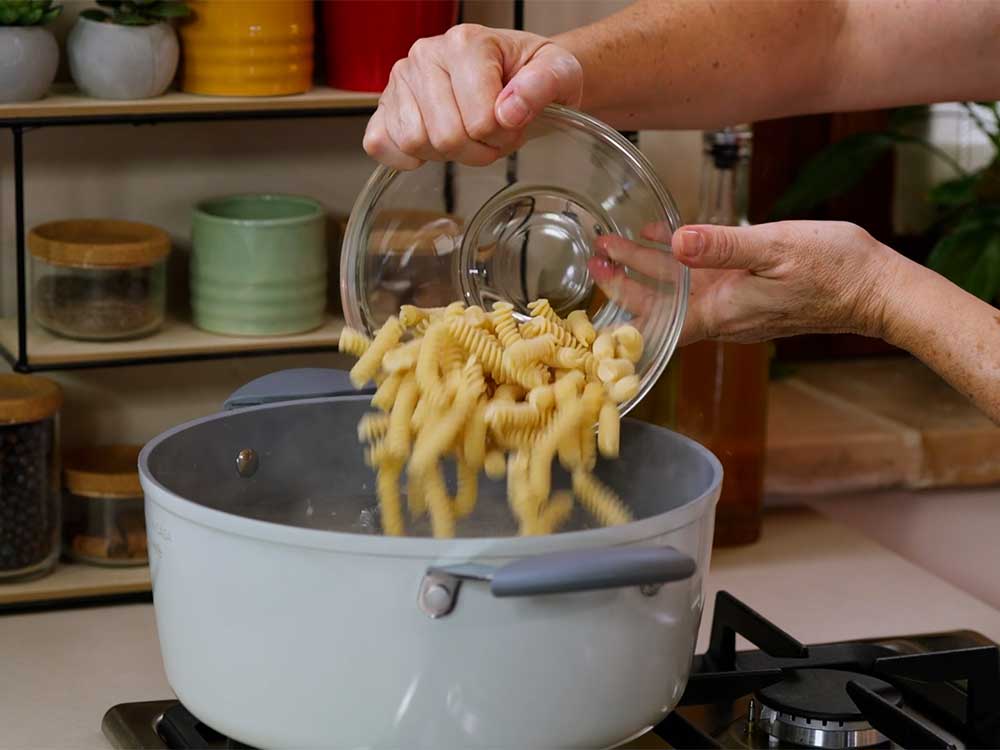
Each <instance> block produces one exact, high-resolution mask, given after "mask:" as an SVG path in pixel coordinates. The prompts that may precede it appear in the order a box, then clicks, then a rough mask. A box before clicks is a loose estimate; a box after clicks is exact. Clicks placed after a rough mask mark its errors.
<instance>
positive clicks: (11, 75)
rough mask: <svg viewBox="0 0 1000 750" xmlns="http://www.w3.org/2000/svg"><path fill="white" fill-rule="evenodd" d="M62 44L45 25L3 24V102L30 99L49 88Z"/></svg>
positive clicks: (0, 32) (0, 78)
mask: <svg viewBox="0 0 1000 750" xmlns="http://www.w3.org/2000/svg"><path fill="white" fill-rule="evenodd" d="M58 66H59V45H58V44H56V40H55V37H54V36H52V32H50V31H49V30H48V29H44V28H42V27H41V26H4V27H0V102H30V101H34V100H35V99H41V98H42V97H43V96H45V94H46V92H47V91H48V90H49V86H51V85H52V81H53V80H54V79H55V77H56V68H57V67H58Z"/></svg>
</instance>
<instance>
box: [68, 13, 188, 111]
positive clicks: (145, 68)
mask: <svg viewBox="0 0 1000 750" xmlns="http://www.w3.org/2000/svg"><path fill="white" fill-rule="evenodd" d="M98 5H100V6H102V7H101V8H90V9H87V10H85V11H83V12H82V13H81V14H80V18H79V19H78V20H77V22H76V25H75V26H74V27H73V30H72V31H71V32H70V34H69V39H68V40H67V43H66V51H67V53H68V57H69V70H70V74H71V75H72V76H73V81H74V82H75V83H76V85H77V87H78V88H79V89H80V90H81V91H82V92H83V93H85V94H87V95H89V96H93V97H96V98H99V99H148V98H150V97H154V96H160V95H161V94H162V93H163V92H164V91H166V90H167V87H168V86H169V85H170V83H171V81H173V79H174V74H175V73H176V72H177V60H178V57H179V52H180V50H179V48H178V43H177V34H176V32H175V31H174V29H173V27H172V26H171V25H170V22H171V20H173V19H175V18H184V17H186V16H187V15H188V13H189V12H190V11H189V9H188V7H187V5H186V4H185V3H183V2H177V1H175V0H98Z"/></svg>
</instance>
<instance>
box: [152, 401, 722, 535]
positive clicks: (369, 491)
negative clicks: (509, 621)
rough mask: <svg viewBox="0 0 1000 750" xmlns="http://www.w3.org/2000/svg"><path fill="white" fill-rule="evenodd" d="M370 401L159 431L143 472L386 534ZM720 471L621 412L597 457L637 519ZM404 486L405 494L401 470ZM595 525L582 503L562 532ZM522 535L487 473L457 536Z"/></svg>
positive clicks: (263, 513)
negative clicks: (368, 440) (360, 434)
mask: <svg viewBox="0 0 1000 750" xmlns="http://www.w3.org/2000/svg"><path fill="white" fill-rule="evenodd" d="M370 410H371V406H370V405H369V404H368V399H367V398H365V397H350V398H339V399H326V400H322V401H300V402H289V403H283V404H278V405H274V406H268V407H265V408H256V409H249V410H242V411H233V412H229V413H224V414H220V415H217V416H214V417H209V418H207V419H204V420H199V421H198V422H195V423H192V424H190V425H188V426H185V427H182V428H180V429H178V430H176V431H174V432H171V433H167V434H166V435H165V436H163V437H161V438H158V439H157V440H156V441H154V443H153V444H152V446H151V447H150V449H149V451H148V455H147V459H146V463H145V465H144V466H142V467H141V470H142V471H143V472H146V473H148V475H149V477H151V478H152V479H154V480H155V481H157V482H159V483H160V484H161V485H163V486H164V487H165V488H166V489H167V490H169V491H170V492H172V493H173V494H175V495H178V496H180V497H183V498H185V499H187V500H188V501H190V502H193V503H197V504H199V505H203V506H205V507H207V508H212V509H214V510H219V511H222V512H225V513H229V514H234V515H237V516H244V517H247V518H252V519H256V520H260V521H269V522H272V523H277V524H283V525H287V526H296V527H302V528H309V529H319V530H324V531H338V532H353V533H358V534H378V533H380V527H379V518H378V505H377V502H376V499H375V490H374V486H375V474H374V472H373V470H372V469H370V468H369V467H368V466H366V465H365V463H364V456H363V453H364V451H363V447H362V446H361V445H360V444H359V443H358V440H357V424H358V420H359V418H360V417H361V415H362V414H364V413H365V412H368V411H370ZM247 451H252V453H247ZM241 454H242V457H241ZM720 471H721V470H720V469H719V466H718V463H717V462H716V461H715V460H714V459H713V458H712V457H711V454H709V453H708V451H707V450H705V449H704V448H702V447H701V446H699V445H698V444H696V443H694V442H692V441H690V440H688V439H687V438H684V437H682V436H680V435H677V434H676V433H673V432H670V431H669V430H666V429H664V428H662V427H656V426H654V425H650V424H647V423H645V422H639V421H636V420H632V419H625V420H623V421H622V428H621V458H619V459H617V460H613V461H605V460H600V461H599V462H598V466H597V468H596V470H595V473H596V474H597V476H598V477H599V478H600V479H601V480H602V481H604V482H605V483H606V484H608V485H609V486H610V487H612V488H613V489H614V490H615V491H617V492H618V494H619V495H620V496H621V498H622V500H623V501H625V503H626V504H627V505H628V506H629V507H630V509H631V510H632V513H633V514H634V516H635V518H636V520H641V519H643V518H648V517H651V516H655V515H659V514H661V513H666V512H668V511H671V510H674V509H676V508H680V507H681V506H683V505H686V504H688V503H691V502H694V501H696V500H698V499H699V498H700V497H702V496H703V495H705V494H706V493H708V492H709V491H711V490H712V489H713V488H714V487H715V486H716V485H717V484H718V483H719V481H720V479H721V476H720ZM445 473H446V476H447V479H448V484H449V491H451V492H454V489H455V485H454V471H453V467H451V466H446V467H445ZM569 484H570V483H569V476H568V475H567V474H566V472H565V471H563V470H562V469H561V468H559V467H558V466H556V465H554V466H553V481H552V486H553V489H559V488H568V487H569ZM403 489H404V498H405V477H404V482H403ZM404 502H405V500H404ZM596 527H598V524H596V523H595V522H594V521H593V520H592V519H591V517H590V516H589V515H588V514H587V513H586V511H584V510H583V509H582V508H581V507H580V506H579V504H577V507H576V510H575V511H574V514H573V517H572V518H571V519H570V521H569V522H568V523H567V524H566V525H565V526H563V527H562V529H561V530H560V531H561V532H566V531H580V530H583V529H589V528H596ZM516 533H517V525H516V523H515V521H514V518H513V516H512V515H511V512H510V509H509V507H508V505H507V500H506V484H505V481H504V480H500V481H491V480H489V479H487V478H486V477H485V475H482V474H481V475H480V479H479V500H478V502H477V504H476V509H475V511H474V512H473V514H472V515H471V516H469V517H468V518H466V519H463V520H461V521H459V522H458V526H457V535H458V536H460V537H505V536H512V535H515V534H516ZM407 534H408V535H409V536H430V524H429V522H428V520H427V518H426V517H425V518H423V519H422V520H421V521H419V522H416V523H414V522H410V523H408V524H407Z"/></svg>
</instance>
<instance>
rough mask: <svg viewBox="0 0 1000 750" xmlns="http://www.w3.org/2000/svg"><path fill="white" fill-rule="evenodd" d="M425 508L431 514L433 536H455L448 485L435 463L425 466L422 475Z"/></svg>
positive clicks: (446, 537)
mask: <svg viewBox="0 0 1000 750" xmlns="http://www.w3.org/2000/svg"><path fill="white" fill-rule="evenodd" d="M422 482H423V487H424V495H425V497H426V499H427V508H428V510H429V511H430V514H431V531H432V532H433V534H434V536H435V537H438V538H443V539H450V538H452V537H454V536H455V514H454V512H453V510H452V502H451V498H449V497H448V487H447V486H446V485H445V483H444V475H443V474H442V473H441V467H440V465H438V464H437V463H435V464H434V465H432V466H429V467H427V471H426V473H425V474H423V475H422Z"/></svg>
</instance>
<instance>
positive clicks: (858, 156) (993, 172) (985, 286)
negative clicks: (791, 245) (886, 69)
mask: <svg viewBox="0 0 1000 750" xmlns="http://www.w3.org/2000/svg"><path fill="white" fill-rule="evenodd" d="M962 107H963V108H964V109H965V111H966V113H967V114H968V116H969V118H970V119H971V121H972V122H973V124H974V125H975V127H976V128H977V129H979V130H980V131H981V132H982V133H983V135H985V136H986V138H987V139H988V141H989V143H990V145H991V147H992V155H991V158H990V160H989V163H988V164H987V165H986V166H984V167H983V168H981V169H979V170H975V171H971V172H970V171H968V170H966V169H964V168H963V167H962V166H961V165H960V164H959V163H957V162H956V161H955V160H954V159H953V158H952V157H951V156H949V155H948V154H947V153H945V152H944V151H942V150H941V149H940V148H938V147H937V146H935V145H934V144H933V143H931V142H929V141H928V140H926V139H925V138H923V137H921V136H919V135H915V134H914V133H913V132H912V130H913V125H914V124H915V123H917V122H918V121H920V120H921V119H922V118H923V117H925V116H926V112H927V108H926V107H907V108H903V109H899V110H895V111H894V112H893V113H892V116H891V117H890V120H889V126H888V127H887V128H886V129H885V130H883V131H879V132H864V133H856V134H854V135H851V136H848V137H847V138H845V139H843V140H841V141H838V142H837V143H834V144H832V145H830V146H828V147H827V148H826V149H824V150H822V151H821V152H820V153H818V154H817V155H816V156H815V157H813V159H811V160H810V161H809V162H808V163H807V164H806V165H805V166H804V167H803V169H802V170H801V171H800V172H799V175H798V177H797V179H796V180H795V182H794V183H793V184H792V185H791V186H790V187H789V189H788V190H787V191H786V192H785V193H784V195H783V196H782V197H781V198H780V199H779V200H778V201H777V203H776V204H775V207H774V210H773V218H775V219H783V218H789V217H792V216H800V215H802V214H803V213H805V212H807V211H809V210H811V209H813V208H815V207H816V206H818V205H820V204H822V203H824V202H825V201H827V200H829V199H830V198H833V197H836V196H839V195H842V194H843V193H845V192H847V191H848V190H850V189H851V188H853V187H854V186H855V185H857V184H858V183H859V182H860V181H861V180H862V179H863V178H864V177H865V175H866V174H868V172H869V171H870V170H871V168H872V167H873V166H874V165H875V164H876V163H877V162H878V160H879V159H880V158H881V157H883V156H884V155H886V154H887V153H889V152H890V151H891V150H892V149H894V148H895V147H896V146H898V145H901V144H913V145H915V146H917V147H920V148H923V149H926V150H927V151H928V152H929V153H931V154H932V155H933V157H934V158H936V159H940V160H942V161H943V162H944V163H946V164H947V165H948V166H949V167H950V168H951V170H952V171H953V172H954V177H953V178H951V179H949V180H946V181H944V182H942V183H940V184H938V185H936V186H935V187H933V188H932V189H931V190H930V192H929V194H928V196H927V201H928V204H929V206H930V208H931V211H932V221H931V224H930V226H929V227H928V229H927V230H926V234H927V236H928V239H929V240H930V242H931V244H932V249H931V251H930V254H929V255H928V256H927V260H926V263H927V265H928V266H929V267H931V268H933V269H934V270H936V271H938V272H939V273H941V274H942V275H944V276H946V277H947V278H948V279H950V280H951V281H953V282H955V283H956V284H958V285H959V286H961V287H962V288H963V289H965V290H966V291H968V292H970V293H972V294H975V295H976V296H978V297H980V298H981V299H984V300H986V301H991V302H998V301H1000V107H998V105H997V102H964V103H963V104H962Z"/></svg>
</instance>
